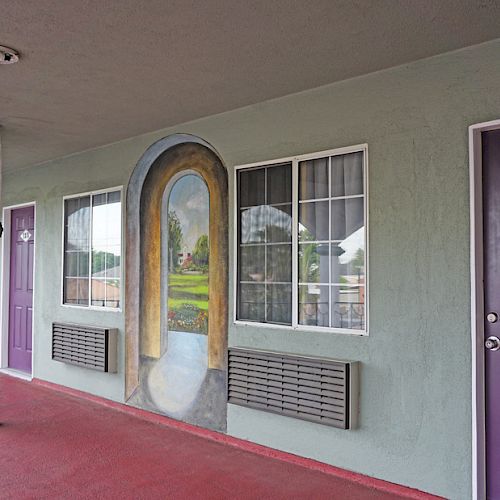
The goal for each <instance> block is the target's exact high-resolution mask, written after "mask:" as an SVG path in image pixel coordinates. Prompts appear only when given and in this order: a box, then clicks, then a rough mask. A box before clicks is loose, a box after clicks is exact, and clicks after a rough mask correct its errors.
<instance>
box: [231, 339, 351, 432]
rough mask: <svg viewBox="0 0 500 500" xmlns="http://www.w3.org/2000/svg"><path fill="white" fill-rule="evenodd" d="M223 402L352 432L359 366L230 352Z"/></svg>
mask: <svg viewBox="0 0 500 500" xmlns="http://www.w3.org/2000/svg"><path fill="white" fill-rule="evenodd" d="M228 401H229V403H233V404H236V405H240V406H246V407H250V408H255V409H258V410H263V411H267V412H272V413H279V414H280V415H287V416H289V417H295V418H300V419H302V420H308V421H311V422H316V423H320V424H325V425H330V426H334V427H339V428H341V429H352V428H354V427H356V423H357V422H356V420H357V412H358V362H350V361H335V360H332V359H327V358H311V357H306V356H297V355H292V354H285V353H278V352H272V351H261V350H253V349H244V348H231V349H229V384H228Z"/></svg>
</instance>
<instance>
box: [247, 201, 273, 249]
mask: <svg viewBox="0 0 500 500" xmlns="http://www.w3.org/2000/svg"><path fill="white" fill-rule="evenodd" d="M268 208H269V207H266V206H260V207H252V208H247V209H245V210H242V211H241V223H240V232H241V235H240V238H241V243H264V242H265V241H266V223H267V209H268Z"/></svg>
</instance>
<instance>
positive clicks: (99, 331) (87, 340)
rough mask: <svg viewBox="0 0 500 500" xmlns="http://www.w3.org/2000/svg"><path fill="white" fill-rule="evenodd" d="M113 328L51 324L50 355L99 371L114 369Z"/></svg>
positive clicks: (113, 370) (114, 331) (115, 334)
mask: <svg viewBox="0 0 500 500" xmlns="http://www.w3.org/2000/svg"><path fill="white" fill-rule="evenodd" d="M116 337H117V332H116V330H115V329H110V328H98V327H91V326H82V325H71V324H63V323H53V324H52V359H54V360H55V361H61V362H63V363H70V364H72V365H78V366H83V367H85V368H91V369H92V370H98V371H101V372H116Z"/></svg>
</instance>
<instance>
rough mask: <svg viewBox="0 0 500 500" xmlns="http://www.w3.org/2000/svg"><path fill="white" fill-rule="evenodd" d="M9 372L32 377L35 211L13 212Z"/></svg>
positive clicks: (18, 210)
mask: <svg viewBox="0 0 500 500" xmlns="http://www.w3.org/2000/svg"><path fill="white" fill-rule="evenodd" d="M11 221H12V225H11V240H10V284H9V368H14V369H16V370H21V371H23V372H27V373H31V331H32V317H33V263H34V257H35V254H34V249H35V208H34V207H26V208H18V209H16V210H12V212H11Z"/></svg>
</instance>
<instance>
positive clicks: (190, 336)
mask: <svg viewBox="0 0 500 500" xmlns="http://www.w3.org/2000/svg"><path fill="white" fill-rule="evenodd" d="M209 213H210V200H209V193H208V188H207V185H206V184H205V181H204V180H203V179H202V178H201V177H200V176H198V175H195V174H192V173H190V172H189V171H188V172H187V173H186V174H185V175H182V176H181V177H180V178H178V179H177V180H175V181H172V184H170V185H168V186H167V188H166V190H165V193H164V196H163V203H162V212H161V227H162V231H161V240H162V242H161V248H162V258H161V260H162V263H161V287H162V290H163V291H162V294H161V296H162V299H161V300H162V307H161V311H162V313H161V314H162V318H161V335H160V336H159V342H160V349H159V350H160V356H159V358H156V357H155V356H147V355H145V354H143V355H141V359H140V390H139V391H136V393H135V394H134V397H133V398H132V400H131V402H132V403H133V404H135V405H137V406H140V407H142V408H147V409H150V410H153V411H158V412H160V413H163V414H165V415H168V416H170V417H173V418H176V419H178V420H182V421H184V422H189V423H193V424H195V425H200V426H203V427H208V428H211V429H215V430H219V431H224V430H225V426H226V405H225V393H226V390H225V387H226V379H225V372H224V371H222V370H217V369H210V368H209V366H208V357H209V356H208V345H209V342H208V340H209V337H208V334H209V328H208V324H209V321H208V319H209V314H208V310H209V279H208V273H209V251H210V244H209V243H210V242H209Z"/></svg>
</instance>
